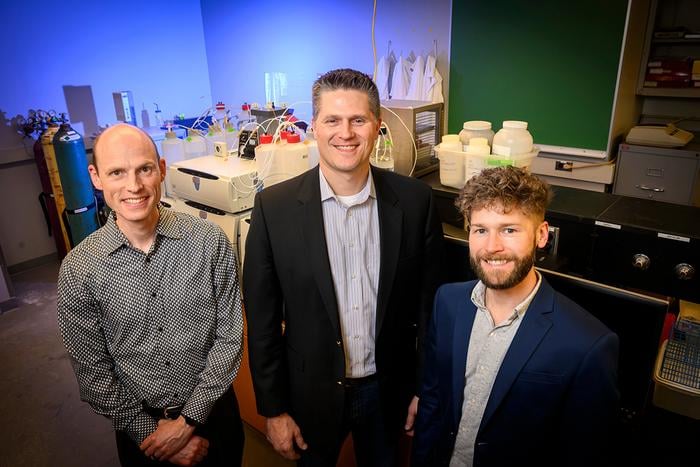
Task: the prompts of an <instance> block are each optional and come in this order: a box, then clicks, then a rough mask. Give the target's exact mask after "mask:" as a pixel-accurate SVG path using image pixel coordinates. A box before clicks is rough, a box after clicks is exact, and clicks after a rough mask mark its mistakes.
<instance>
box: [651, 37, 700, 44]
mask: <svg viewBox="0 0 700 467" xmlns="http://www.w3.org/2000/svg"><path fill="white" fill-rule="evenodd" d="M651 43H652V44H700V39H685V38H683V37H679V38H674V39H652V40H651Z"/></svg>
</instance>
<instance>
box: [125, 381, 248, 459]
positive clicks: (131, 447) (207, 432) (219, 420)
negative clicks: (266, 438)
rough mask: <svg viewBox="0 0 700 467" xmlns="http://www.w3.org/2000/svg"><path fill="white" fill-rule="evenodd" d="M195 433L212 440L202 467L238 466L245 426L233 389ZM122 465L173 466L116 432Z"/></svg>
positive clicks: (217, 403) (224, 396)
mask: <svg viewBox="0 0 700 467" xmlns="http://www.w3.org/2000/svg"><path fill="white" fill-rule="evenodd" d="M195 434H196V435H199V436H201V437H202V438H205V439H206V440H207V441H209V453H208V454H207V457H205V458H204V460H203V461H202V462H201V463H200V464H197V465H198V466H200V467H224V466H225V467H238V466H240V465H241V462H242V460H243V424H242V423H241V415H240V412H239V411H238V401H237V400H236V394H235V393H234V392H233V388H231V389H230V390H229V391H226V392H225V393H224V395H223V396H221V397H220V398H219V400H218V401H216V404H214V408H213V409H212V411H211V413H210V414H209V418H208V419H207V423H205V424H204V425H201V426H198V427H197V428H196V429H195ZM116 438H117V452H118V453H119V462H120V463H121V464H122V466H123V467H132V466H136V467H142V466H143V467H147V466H148V467H153V466H167V465H173V464H171V463H170V462H159V461H154V460H151V459H149V458H148V457H146V456H145V455H144V454H143V452H141V450H140V449H139V446H138V445H137V444H136V443H135V442H134V441H133V440H132V439H131V438H130V437H129V435H128V434H127V433H126V432H124V431H117V432H116Z"/></svg>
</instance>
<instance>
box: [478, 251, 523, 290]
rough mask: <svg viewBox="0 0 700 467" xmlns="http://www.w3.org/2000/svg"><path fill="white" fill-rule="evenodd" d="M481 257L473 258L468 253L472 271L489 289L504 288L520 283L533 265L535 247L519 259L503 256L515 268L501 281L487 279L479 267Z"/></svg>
mask: <svg viewBox="0 0 700 467" xmlns="http://www.w3.org/2000/svg"><path fill="white" fill-rule="evenodd" d="M494 256H496V255H494ZM482 258H483V257H482ZM482 258H474V257H473V256H472V255H469V264H470V265H471V267H472V271H474V273H475V274H476V277H478V278H479V280H480V281H481V282H483V283H484V285H485V286H486V287H488V288H489V289H495V290H505V289H510V288H511V287H515V286H516V285H518V284H520V283H521V282H522V281H523V280H524V279H525V277H527V275H528V274H529V273H530V269H532V267H533V266H534V265H535V249H533V250H532V251H531V252H530V254H529V255H527V256H525V257H524V258H521V259H518V258H513V257H512V256H511V257H508V258H504V259H507V260H508V261H514V262H515V269H513V272H511V273H510V274H509V275H508V276H507V277H506V278H505V280H503V281H501V282H492V281H491V280H489V278H488V276H487V275H486V272H485V271H484V269H483V268H482V267H481V259H482Z"/></svg>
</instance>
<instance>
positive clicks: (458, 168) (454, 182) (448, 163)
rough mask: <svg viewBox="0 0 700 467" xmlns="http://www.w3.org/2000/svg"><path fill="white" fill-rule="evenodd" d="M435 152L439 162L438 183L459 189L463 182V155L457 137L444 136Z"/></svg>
mask: <svg viewBox="0 0 700 467" xmlns="http://www.w3.org/2000/svg"><path fill="white" fill-rule="evenodd" d="M435 151H436V152H437V156H438V159H439V160H440V183H442V184H443V185H445V186H451V187H453V188H460V189H461V188H462V187H463V186H464V182H465V180H464V168H465V154H464V152H462V142H461V140H460V138H459V135H444V136H443V137H442V142H441V143H440V144H439V145H438V146H436V147H435Z"/></svg>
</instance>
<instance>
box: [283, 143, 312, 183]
mask: <svg viewBox="0 0 700 467" xmlns="http://www.w3.org/2000/svg"><path fill="white" fill-rule="evenodd" d="M283 151H284V156H283V162H282V165H283V167H284V169H285V170H284V172H285V175H286V176H287V178H292V177H296V176H297V175H300V174H302V173H304V172H306V171H307V170H309V150H308V146H306V145H305V144H304V143H302V142H301V136H300V135H299V134H298V133H289V134H288V135H287V144H286V146H284V149H283Z"/></svg>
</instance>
